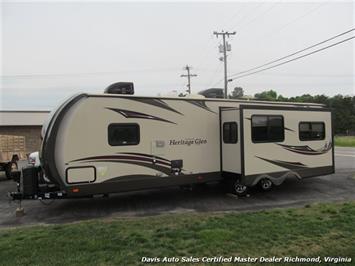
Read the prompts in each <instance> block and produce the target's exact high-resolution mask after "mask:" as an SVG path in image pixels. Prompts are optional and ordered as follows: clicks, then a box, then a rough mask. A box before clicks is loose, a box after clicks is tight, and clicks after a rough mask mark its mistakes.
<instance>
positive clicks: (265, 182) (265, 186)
mask: <svg viewBox="0 0 355 266" xmlns="http://www.w3.org/2000/svg"><path fill="white" fill-rule="evenodd" d="M259 186H260V188H261V189H262V190H263V191H269V190H271V188H272V186H273V183H272V181H271V180H270V179H269V178H266V177H265V178H263V179H261V180H260V181H259Z"/></svg>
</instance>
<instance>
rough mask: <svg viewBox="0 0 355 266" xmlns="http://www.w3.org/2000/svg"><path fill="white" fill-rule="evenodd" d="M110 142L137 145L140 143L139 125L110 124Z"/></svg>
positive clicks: (112, 143) (114, 144) (116, 144)
mask: <svg viewBox="0 0 355 266" xmlns="http://www.w3.org/2000/svg"><path fill="white" fill-rule="evenodd" d="M108 143H109V144H110V145H111V146H122V145H137V144H138V143H139V126H138V125H137V124H110V125H109V126H108Z"/></svg>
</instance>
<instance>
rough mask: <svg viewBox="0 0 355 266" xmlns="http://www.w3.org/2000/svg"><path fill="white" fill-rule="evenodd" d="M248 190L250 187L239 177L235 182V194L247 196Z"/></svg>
mask: <svg viewBox="0 0 355 266" xmlns="http://www.w3.org/2000/svg"><path fill="white" fill-rule="evenodd" d="M247 191H248V187H247V186H245V185H243V184H241V183H240V181H239V180H238V179H237V180H235V181H234V182H233V191H232V192H233V194H235V195H237V196H245V195H246V194H247Z"/></svg>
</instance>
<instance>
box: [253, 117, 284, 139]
mask: <svg viewBox="0 0 355 266" xmlns="http://www.w3.org/2000/svg"><path fill="white" fill-rule="evenodd" d="M251 127H252V130H251V131H252V140H253V142H281V141H284V139H285V133H284V120H283V117H282V116H281V115H253V116H252V117H251Z"/></svg>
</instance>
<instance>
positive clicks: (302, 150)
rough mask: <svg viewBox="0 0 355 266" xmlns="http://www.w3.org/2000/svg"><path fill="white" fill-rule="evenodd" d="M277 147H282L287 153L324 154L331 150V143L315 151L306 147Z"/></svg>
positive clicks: (282, 145)
mask: <svg viewBox="0 0 355 266" xmlns="http://www.w3.org/2000/svg"><path fill="white" fill-rule="evenodd" d="M277 145H279V146H281V147H283V148H284V149H286V150H288V151H292V152H295V153H300V154H304V155H319V154H324V153H327V152H328V151H330V150H331V149H332V142H331V141H329V142H326V143H325V145H324V146H323V147H322V148H320V149H317V150H314V149H312V148H311V147H309V146H308V145H304V146H290V145H284V144H277Z"/></svg>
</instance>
